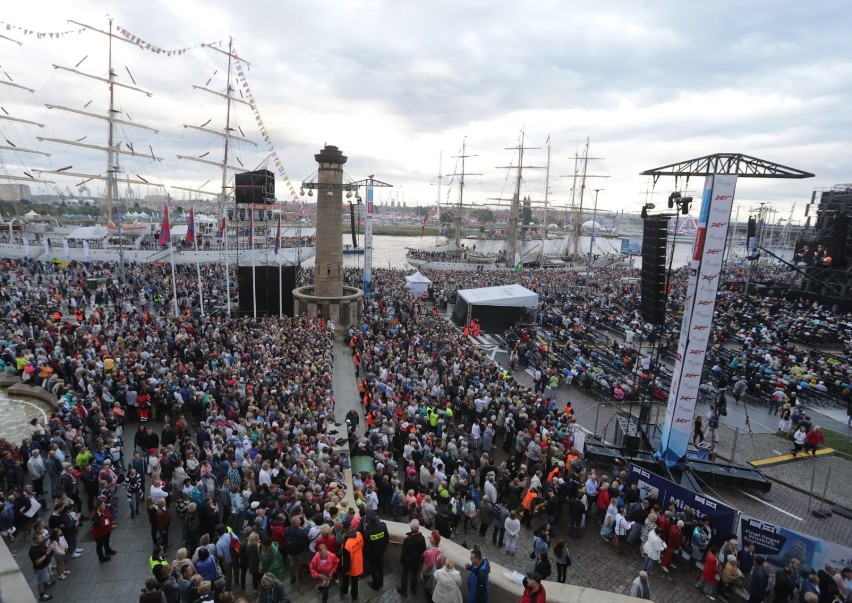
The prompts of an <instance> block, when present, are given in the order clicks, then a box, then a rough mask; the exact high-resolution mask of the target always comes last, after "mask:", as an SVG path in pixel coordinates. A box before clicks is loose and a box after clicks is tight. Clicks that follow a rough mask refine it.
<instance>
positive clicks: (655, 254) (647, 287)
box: [641, 216, 669, 325]
mask: <svg viewBox="0 0 852 603" xmlns="http://www.w3.org/2000/svg"><path fill="white" fill-rule="evenodd" d="M668 233H669V219H668V217H667V216H648V217H647V218H646V219H645V221H644V228H643V231H642V303H641V310H642V320H644V321H645V322H649V323H651V324H652V325H660V324H663V322H664V321H665V318H666V241H667V239H668Z"/></svg>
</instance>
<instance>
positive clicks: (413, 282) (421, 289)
mask: <svg viewBox="0 0 852 603" xmlns="http://www.w3.org/2000/svg"><path fill="white" fill-rule="evenodd" d="M431 284H432V281H431V280H429V278H428V277H425V276H423V275H422V274H420V271H419V270H418V271H417V272H415V273H414V274H410V275H408V276H406V277H405V288H406V289H409V290H411V292H412V293H414V294H416V295H418V296H420V295H423V294H424V293H426V290H427V289H428V288H429V285H431Z"/></svg>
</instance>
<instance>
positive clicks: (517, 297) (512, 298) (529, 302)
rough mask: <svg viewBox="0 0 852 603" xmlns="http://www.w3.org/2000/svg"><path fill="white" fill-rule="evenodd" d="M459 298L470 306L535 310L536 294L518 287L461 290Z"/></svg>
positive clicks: (506, 286) (536, 303)
mask: <svg viewBox="0 0 852 603" xmlns="http://www.w3.org/2000/svg"><path fill="white" fill-rule="evenodd" d="M459 297H461V298H462V299H463V300H464V301H466V302H467V303H468V304H470V305H471V306H505V307H511V308H535V307H536V306H538V294H537V293H534V292H532V291H530V290H529V289H527V288H526V287H521V286H520V285H504V286H502V287H482V288H479V289H462V290H460V291H459Z"/></svg>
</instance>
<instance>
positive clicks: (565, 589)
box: [385, 521, 639, 603]
mask: <svg viewBox="0 0 852 603" xmlns="http://www.w3.org/2000/svg"><path fill="white" fill-rule="evenodd" d="M385 523H386V524H387V526H388V532H390V544H391V546H390V547H389V548H388V551H387V552H386V553H385V565H386V566H396V565H398V563H399V554H400V547H401V545H402V541H403V540H404V539H405V536H406V535H407V534H408V532H409V527H408V524H404V523H397V522H393V521H386V522H385ZM420 532H421V533H422V534H423V536H424V537H425V538H426V539H427V542H428V539H429V534H430V533H431V532H430V530H427V529H426V528H422V527H421V528H420ZM441 550H442V551H444V555H446V556H448V557H452V559H453V561H455V563H456V569H458V570H459V571H460V572H461V574H462V579H463V584H462V592H463V593H464V596H465V600H466V597H467V575H468V572H467V571H466V570H465V569H464V566H465V565H467V564H468V563H470V551H469V550H468V549H466V548H464V547H462V546H461V545H458V544H456V543H455V542H453V541H451V540H449V539H447V538H442V539H441ZM488 562H489V563H490V564H491V574H490V579H491V591H490V594H489V597H488V601H489V603H518V602H519V601H520V600H521V597H522V596H523V594H524V588H523V586H521V585H519V584H517V583H515V582H513V581H512V580H510V579H509V578H507V577H506V576H505V575H504V574H505V573H506V572H511V571H512V568H507V567H505V566H502V565H500V564H499V563H495V562H494V561H492V560H491V559H489V560H488ZM601 580H602V582H603V583H605V581H606V576H601ZM385 586H388V584H387V582H386V583H385ZM544 589H545V591H546V592H547V601H548V603H551V602H553V603H556V602H558V603H583V602H585V603H588V602H589V601H594V603H629V602H630V601H638V600H639V599H636V598H634V597H628V596H625V595H619V594H616V593H612V592H607V591H604V590H596V589H593V588H585V587H583V586H575V585H573V584H559V583H558V582H550V581H545V582H544Z"/></svg>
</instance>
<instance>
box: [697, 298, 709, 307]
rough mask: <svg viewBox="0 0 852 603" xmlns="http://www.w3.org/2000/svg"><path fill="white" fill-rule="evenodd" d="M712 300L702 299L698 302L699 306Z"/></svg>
mask: <svg viewBox="0 0 852 603" xmlns="http://www.w3.org/2000/svg"><path fill="white" fill-rule="evenodd" d="M711 303H712V302H711V301H710V300H709V299H702V300H700V301H699V302H698V305H699V306H709V305H710V304H711Z"/></svg>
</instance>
